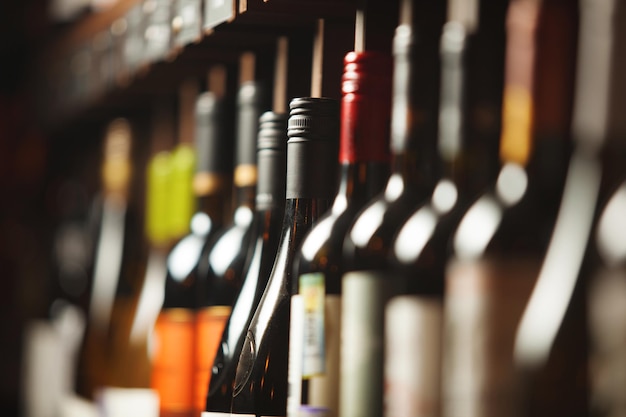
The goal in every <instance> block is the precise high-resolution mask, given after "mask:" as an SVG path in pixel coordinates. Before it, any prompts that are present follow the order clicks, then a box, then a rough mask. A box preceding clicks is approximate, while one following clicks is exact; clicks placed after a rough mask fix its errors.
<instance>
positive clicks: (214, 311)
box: [194, 80, 265, 414]
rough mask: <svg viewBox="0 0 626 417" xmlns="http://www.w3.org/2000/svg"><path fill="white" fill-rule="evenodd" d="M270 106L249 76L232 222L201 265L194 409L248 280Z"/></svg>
mask: <svg viewBox="0 0 626 417" xmlns="http://www.w3.org/2000/svg"><path fill="white" fill-rule="evenodd" d="M264 106H265V97H264V92H263V88H262V86H261V84H260V83H259V82H257V81H253V80H246V81H244V82H243V83H242V84H241V87H240V89H239V93H238V97H237V120H236V129H237V133H236V135H237V137H236V145H235V147H236V149H235V152H236V154H235V158H236V160H235V170H234V174H233V176H234V179H233V180H234V190H233V193H234V195H235V198H236V202H235V205H234V206H235V210H234V214H233V219H232V224H231V225H230V226H228V227H226V228H224V229H223V230H222V231H221V232H219V233H218V234H217V235H216V236H215V238H214V239H213V241H212V242H211V243H210V245H211V248H210V250H209V251H208V253H207V254H206V255H205V256H203V259H202V260H201V262H200V265H199V268H200V269H199V273H200V274H201V275H202V278H201V284H200V288H199V295H200V297H201V298H200V305H199V307H198V311H197V313H196V354H195V355H196V360H195V376H194V408H195V412H196V414H199V413H201V412H202V410H204V407H205V404H206V394H207V392H208V388H209V382H210V381H209V379H210V377H211V367H212V366H213V361H214V360H215V354H216V353H217V349H218V345H219V342H220V340H221V336H222V333H223V331H224V327H225V325H226V321H227V320H228V317H229V316H230V313H231V308H232V306H233V303H234V302H235V297H236V296H237V294H238V293H239V290H240V288H241V285H242V281H243V273H244V266H245V260H246V256H247V249H248V247H249V245H250V241H251V239H252V232H253V230H254V229H253V227H252V220H253V218H254V202H255V194H256V185H257V165H256V138H257V133H258V128H259V117H260V115H261V113H262V112H263V109H264Z"/></svg>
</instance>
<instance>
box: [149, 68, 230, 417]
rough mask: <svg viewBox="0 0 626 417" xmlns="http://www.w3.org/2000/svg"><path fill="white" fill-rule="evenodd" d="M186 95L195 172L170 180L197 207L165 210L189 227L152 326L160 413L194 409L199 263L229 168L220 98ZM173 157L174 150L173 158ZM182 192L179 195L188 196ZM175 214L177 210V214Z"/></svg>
mask: <svg viewBox="0 0 626 417" xmlns="http://www.w3.org/2000/svg"><path fill="white" fill-rule="evenodd" d="M212 71H213V70H212ZM189 98H190V99H191V100H185V101H188V103H186V105H183V106H181V132H180V133H179V135H180V136H181V138H182V137H185V138H187V140H185V142H191V139H190V138H189V137H190V136H193V135H194V133H193V131H192V130H191V129H189V127H190V126H189V125H193V124H194V122H195V148H196V155H197V164H196V171H195V174H194V175H193V180H192V179H191V178H187V176H186V175H183V176H182V178H179V179H178V181H176V182H175V183H174V184H172V185H178V187H179V188H186V187H193V194H195V199H196V204H195V205H196V208H197V211H196V213H195V214H193V217H191V216H188V215H185V213H189V211H188V209H187V208H186V207H185V206H182V207H181V206H179V209H178V210H174V212H173V213H170V215H169V219H170V223H172V222H173V221H174V222H175V224H173V225H172V226H171V228H172V229H173V230H172V231H171V232H172V233H173V234H175V235H176V234H178V233H177V231H180V230H184V229H182V228H183V224H184V222H185V220H186V221H187V228H189V229H190V231H189V233H188V234H187V235H186V236H184V237H182V238H180V239H178V241H177V242H176V243H175V244H174V245H173V246H172V248H171V250H170V252H169V254H168V256H167V259H166V268H167V269H166V277H165V284H164V296H163V306H162V310H161V313H160V314H159V318H158V319H157V322H156V327H155V336H154V337H155V357H154V360H153V369H152V379H151V386H152V387H153V388H155V389H156V390H157V391H158V392H159V396H160V403H159V404H160V409H161V415H162V416H165V415H191V414H192V412H193V404H192V392H193V391H192V383H193V369H194V366H193V360H194V349H195V346H194V345H195V344H194V339H195V335H194V322H195V307H196V303H197V301H198V300H197V290H198V288H197V286H198V276H197V266H198V263H199V261H200V258H201V257H202V254H203V251H204V250H205V248H206V244H207V241H208V240H209V239H210V238H211V236H213V235H214V234H215V233H216V230H218V228H219V227H220V226H221V224H222V219H223V212H224V210H225V207H224V205H225V204H224V201H225V200H226V196H227V195H228V194H227V186H228V184H229V181H228V177H229V172H230V171H231V167H230V166H229V162H230V158H228V156H229V145H228V144H229V141H228V140H225V139H226V138H225V136H224V135H223V132H222V130H223V128H222V125H223V124H224V123H225V122H227V118H226V110H225V101H224V99H222V98H220V97H218V95H217V94H216V93H214V92H205V93H202V94H200V95H199V96H198V97H197V99H196V98H195V97H194V96H193V95H192V96H191V97H189ZM181 104H182V103H181ZM194 106H195V109H194ZM190 116H191V117H190ZM183 121H185V123H183ZM187 149H189V145H187ZM185 153H187V152H185ZM175 157H176V151H175V153H174V155H173V159H174V158H175ZM174 162H175V159H174ZM172 182H173V181H172ZM170 188H172V187H170ZM172 191H174V190H172ZM181 194H183V196H182V197H183V198H184V197H186V196H187V195H188V194H187V193H185V192H181ZM170 196H171V199H170V200H174V199H175V200H176V201H177V202H178V204H179V205H180V201H181V200H182V199H181V198H175V196H174V193H173V192H171V193H170ZM176 213H180V214H179V215H178V216H176V215H175V214H176ZM185 217H186V218H185ZM190 217H191V218H190Z"/></svg>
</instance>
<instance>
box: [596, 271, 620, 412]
mask: <svg viewBox="0 0 626 417" xmlns="http://www.w3.org/2000/svg"><path fill="white" fill-rule="evenodd" d="M589 326H590V328H589V333H590V337H591V355H590V365H591V366H590V368H589V369H590V379H591V392H592V395H591V408H592V410H593V411H595V412H597V415H607V416H608V415H615V416H617V415H623V414H624V413H625V412H626V392H624V389H623V387H624V383H625V382H626V274H625V273H624V271H623V270H619V269H618V270H615V269H609V270H604V271H602V272H601V273H600V274H598V275H597V276H596V277H595V278H594V279H593V280H592V283H591V285H590V291H589Z"/></svg>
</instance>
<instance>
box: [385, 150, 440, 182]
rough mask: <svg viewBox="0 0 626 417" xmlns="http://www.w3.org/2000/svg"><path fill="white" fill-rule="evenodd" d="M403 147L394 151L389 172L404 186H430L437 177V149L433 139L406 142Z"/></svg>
mask: <svg viewBox="0 0 626 417" xmlns="http://www.w3.org/2000/svg"><path fill="white" fill-rule="evenodd" d="M407 145H411V146H407V147H406V148H405V149H402V150H400V151H398V152H394V153H393V155H392V160H391V174H392V177H394V179H396V178H398V179H400V180H401V181H402V183H403V184H404V185H405V187H408V188H411V189H414V188H430V187H432V186H433V185H434V184H435V182H436V180H437V179H438V177H439V175H438V167H437V162H436V161H437V156H438V155H437V150H436V143H435V141H426V140H424V141H421V143H411V144H407Z"/></svg>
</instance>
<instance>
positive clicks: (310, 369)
mask: <svg viewBox="0 0 626 417" xmlns="http://www.w3.org/2000/svg"><path fill="white" fill-rule="evenodd" d="M300 295H301V296H302V299H303V301H304V303H303V307H304V315H303V319H304V322H303V323H302V324H303V331H304V334H303V339H304V340H303V344H302V377H303V378H309V377H311V376H313V375H317V374H321V373H324V365H325V349H324V339H325V338H324V304H325V296H326V289H325V286H324V274H321V273H312V274H304V275H301V276H300Z"/></svg>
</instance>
